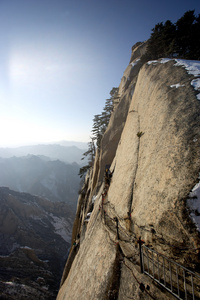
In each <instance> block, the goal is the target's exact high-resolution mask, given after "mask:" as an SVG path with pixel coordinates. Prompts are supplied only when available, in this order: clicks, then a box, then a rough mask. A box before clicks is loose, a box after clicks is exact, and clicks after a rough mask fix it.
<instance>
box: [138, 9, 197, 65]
mask: <svg viewBox="0 0 200 300" xmlns="http://www.w3.org/2000/svg"><path fill="white" fill-rule="evenodd" d="M199 32H200V15H198V16H197V17H195V15H194V10H189V11H187V12H186V13H185V14H184V15H183V16H182V17H181V18H180V19H179V20H178V21H177V22H176V23H175V24H173V23H172V22H171V21H169V20H167V21H166V22H165V24H163V22H161V23H158V24H156V25H155V27H154V28H153V29H152V34H151V37H150V39H149V40H148V48H147V52H146V54H145V55H144V56H143V58H142V60H143V61H144V62H145V61H148V60H152V59H158V58H161V57H173V56H176V57H180V58H186V59H200V48H199V44H200V34H199Z"/></svg>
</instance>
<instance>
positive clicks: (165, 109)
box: [57, 44, 200, 300]
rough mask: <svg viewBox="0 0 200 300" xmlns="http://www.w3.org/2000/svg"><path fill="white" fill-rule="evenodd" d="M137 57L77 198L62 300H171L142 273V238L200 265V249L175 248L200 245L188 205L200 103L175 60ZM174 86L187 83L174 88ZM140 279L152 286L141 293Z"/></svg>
mask: <svg viewBox="0 0 200 300" xmlns="http://www.w3.org/2000/svg"><path fill="white" fill-rule="evenodd" d="M141 46H142V45H139V46H137V47H136V48H134V51H138V47H141ZM144 47H146V45H145V44H144ZM132 58H134V61H132V62H131V63H132V65H131V67H130V65H129V66H128V68H127V69H126V71H125V75H124V77H123V78H122V82H121V85H120V88H119V94H120V102H119V104H118V105H117V107H116V108H115V111H114V113H113V115H112V117H111V120H110V123H109V126H108V129H107V131H106V133H105V135H104V137H103V140H102V145H101V150H100V155H99V157H98V158H96V162H95V168H94V169H93V172H92V173H91V174H90V177H89V178H87V181H86V182H87V183H85V186H84V187H85V192H84V193H82V194H81V195H80V198H79V206H78V208H77V219H76V222H75V223H76V230H74V233H73V238H74V241H75V243H74V245H72V248H71V257H73V258H72V259H71V261H70V263H69V262H68V263H67V264H66V268H65V271H64V274H66V275H65V276H64V278H63V280H62V285H61V288H60V291H59V294H58V298H57V299H58V300H64V299H65V300H66V299H67V300H70V299H73V300H76V299H84V300H85V299H120V300H121V299H152V297H153V299H159V300H160V299H173V296H171V295H170V294H168V293H167V292H165V291H164V290H162V289H160V288H159V286H157V285H155V284H154V283H153V281H152V280H151V279H149V278H148V277H147V276H145V275H143V274H141V273H140V261H139V249H138V244H137V240H138V238H139V237H141V238H142V239H143V240H144V241H145V244H146V245H148V246H150V247H152V248H153V249H155V250H157V251H159V252H160V253H164V254H165V255H166V256H168V257H169V258H170V259H173V260H175V261H177V262H179V263H181V264H184V265H185V266H187V267H191V266H193V268H194V269H195V268H196V267H197V266H198V263H199V252H198V251H193V250H191V251H190V250H188V251H185V252H181V251H175V248H174V247H175V246H176V247H177V248H176V249H181V247H187V248H188V249H194V248H196V247H199V234H198V231H197V229H196V228H195V226H194V224H193V223H192V221H191V219H190V218H189V211H188V210H187V207H186V199H187V197H188V194H189V192H190V190H191V188H192V187H193V186H194V184H195V183H196V182H198V176H199V170H200V161H199V160H200V150H199V149H200V147H199V146H200V145H199V141H200V130H199V129H200V115H199V110H200V103H199V101H198V100H197V98H196V96H195V91H194V89H193V87H192V86H191V84H190V82H191V79H192V75H188V74H187V72H186V71H185V69H183V68H182V67H176V66H174V61H169V62H167V63H165V64H163V63H160V62H157V63H154V64H145V65H144V66H143V67H142V68H141V65H138V64H140V61H139V60H138V56H137V57H135V56H134V53H132ZM134 68H136V69H137V71H136V69H135V70H134ZM138 72H139V75H138ZM130 74H134V75H133V76H132V77H131V76H130ZM176 83H180V84H181V87H179V88H174V87H171V86H173V85H174V84H176ZM106 164H111V171H113V176H112V180H111V184H110V186H106V185H105V183H104V180H103V175H104V169H105V165H106ZM95 170H96V171H95ZM94 196H95V202H94ZM93 202H94V203H93ZM89 211H91V216H90V218H89V219H88V218H87V213H88V212H89ZM77 224H78V225H77ZM141 282H142V284H144V286H145V287H150V290H149V289H147V288H145V289H144V290H142V286H141Z"/></svg>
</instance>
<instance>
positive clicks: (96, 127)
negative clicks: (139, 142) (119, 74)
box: [78, 87, 119, 177]
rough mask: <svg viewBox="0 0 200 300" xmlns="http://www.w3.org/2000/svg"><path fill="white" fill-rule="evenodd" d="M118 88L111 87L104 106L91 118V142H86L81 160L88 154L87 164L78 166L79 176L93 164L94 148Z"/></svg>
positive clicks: (109, 115) (96, 145) (108, 117)
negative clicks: (86, 147) (85, 149)
mask: <svg viewBox="0 0 200 300" xmlns="http://www.w3.org/2000/svg"><path fill="white" fill-rule="evenodd" d="M118 90H119V89H118V88H115V87H114V88H112V90H111V91H110V98H109V99H106V102H105V106H104V108H103V111H102V113H101V114H98V115H95V116H94V118H93V127H92V137H91V142H89V143H88V150H87V151H86V152H85V153H83V157H82V160H83V159H85V158H86V157H87V156H89V160H88V164H87V165H86V166H83V167H82V168H80V171H79V174H78V175H79V176H80V177H83V176H84V174H85V173H86V172H87V171H88V170H89V169H90V168H91V167H92V166H93V163H94V158H95V151H96V148H97V149H100V144H101V139H102V137H103V134H104V132H105V131H106V128H107V127H108V123H109V121H110V117H111V114H112V111H113V101H114V99H115V97H116V96H117V95H118Z"/></svg>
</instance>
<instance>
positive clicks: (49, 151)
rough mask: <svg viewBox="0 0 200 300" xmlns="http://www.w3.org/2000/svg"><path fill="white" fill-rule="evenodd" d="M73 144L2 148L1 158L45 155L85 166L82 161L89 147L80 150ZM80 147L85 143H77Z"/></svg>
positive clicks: (0, 151) (62, 143) (0, 150)
mask: <svg viewBox="0 0 200 300" xmlns="http://www.w3.org/2000/svg"><path fill="white" fill-rule="evenodd" d="M72 143H73V142H67V141H63V142H60V144H49V145H46V144H40V145H33V146H22V147H17V148H0V157H2V158H9V157H12V156H17V157H21V156H26V155H28V154H33V155H44V156H46V157H48V158H49V159H51V160H56V159H59V160H61V161H64V162H66V163H73V162H76V163H77V164H80V165H81V164H83V162H82V161H81V158H82V155H83V153H84V152H85V151H86V149H87V146H86V147H85V149H84V148H81V149H80V148H78V147H77V146H74V145H72ZM76 145H79V146H80V147H81V146H82V147H83V146H84V145H85V144H84V143H78V142H77V143H76Z"/></svg>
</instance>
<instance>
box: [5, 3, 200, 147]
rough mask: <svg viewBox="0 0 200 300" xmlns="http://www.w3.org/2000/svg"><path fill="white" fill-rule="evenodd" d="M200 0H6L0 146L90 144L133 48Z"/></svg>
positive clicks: (198, 8) (199, 10) (198, 6)
mask: <svg viewBox="0 0 200 300" xmlns="http://www.w3.org/2000/svg"><path fill="white" fill-rule="evenodd" d="M192 9H195V14H196V15H197V14H199V13H200V0H168V1H160V0H158V1H157V0H152V1H149V0H140V1H135V0H0V39H1V40H0V146H17V145H22V144H23V145H25V144H30V143H36V142H40V143H42V142H52V141H59V140H62V139H64V140H74V141H84V142H85V141H86V142H87V141H88V140H89V136H90V131H91V129H92V119H93V116H94V115H95V114H99V113H101V112H102V109H103V106H104V103H105V99H107V98H108V97H109V92H110V90H111V89H112V87H118V86H119V83H120V80H121V77H122V76H123V72H124V70H125V68H126V67H127V65H128V63H129V60H130V56H131V47H132V46H133V44H135V43H136V42H138V41H144V40H146V39H148V38H149V37H150V34H151V29H152V28H153V27H154V26H155V24H156V23H158V22H162V21H163V22H165V21H166V20H167V19H169V20H171V21H172V22H176V21H177V19H179V18H180V17H181V16H182V15H183V14H184V12H186V11H187V10H192Z"/></svg>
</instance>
